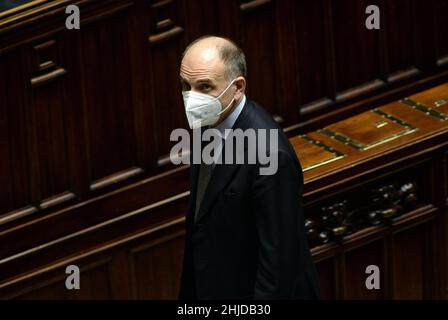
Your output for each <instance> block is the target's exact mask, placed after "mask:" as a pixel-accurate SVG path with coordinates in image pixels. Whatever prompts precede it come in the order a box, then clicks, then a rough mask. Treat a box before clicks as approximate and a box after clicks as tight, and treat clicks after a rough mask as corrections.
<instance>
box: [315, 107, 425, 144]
mask: <svg viewBox="0 0 448 320" xmlns="http://www.w3.org/2000/svg"><path fill="white" fill-rule="evenodd" d="M416 130H417V128H415V127H413V126H411V125H410V124H408V123H406V122H404V121H402V120H400V119H398V118H396V117H393V116H391V115H390V114H388V113H387V112H384V111H382V110H381V109H380V108H376V109H373V110H369V111H367V112H364V113H362V114H359V115H356V116H354V117H351V118H348V119H346V120H343V121H340V122H337V123H335V124H332V125H330V126H328V127H325V128H323V129H322V130H319V132H320V133H323V134H325V135H328V136H330V137H331V138H333V139H336V140H339V141H340V142H342V143H344V144H346V145H349V146H351V147H353V148H355V149H358V150H360V151H364V150H367V149H370V148H373V147H375V146H377V145H380V144H383V143H386V142H388V141H391V140H394V139H396V138H398V137H401V136H403V135H405V134H409V133H412V132H414V131H416Z"/></svg>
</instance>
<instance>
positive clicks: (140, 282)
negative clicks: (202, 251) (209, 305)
mask: <svg viewBox="0 0 448 320" xmlns="http://www.w3.org/2000/svg"><path fill="white" fill-rule="evenodd" d="M183 250H184V238H183V237H179V236H177V237H174V238H173V237H169V238H165V239H160V240H158V241H157V242H156V243H150V244H143V245H140V246H139V247H136V248H133V249H132V250H131V254H130V259H131V265H132V270H133V275H132V277H133V284H134V288H135V289H134V295H135V297H136V298H137V299H172V298H173V297H176V296H177V293H178V289H179V284H180V277H179V275H180V274H181V272H182V259H181V257H182V256H183Z"/></svg>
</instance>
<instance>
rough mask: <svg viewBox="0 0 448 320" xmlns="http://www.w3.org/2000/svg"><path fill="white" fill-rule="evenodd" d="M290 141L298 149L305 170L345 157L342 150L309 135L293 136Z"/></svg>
mask: <svg viewBox="0 0 448 320" xmlns="http://www.w3.org/2000/svg"><path fill="white" fill-rule="evenodd" d="M290 142H291V144H292V145H293V147H294V149H295V150H296V153H297V155H298V157H299V160H300V163H301V165H302V170H303V171H304V172H305V171H308V170H311V169H313V168H316V167H319V166H322V165H324V164H327V163H330V162H333V161H336V160H339V159H342V158H343V157H344V154H343V153H342V152H339V151H338V150H335V149H334V148H332V147H330V146H327V145H325V144H324V143H322V142H321V141H318V140H315V139H312V138H310V137H309V136H307V135H300V136H296V137H294V138H291V139H290Z"/></svg>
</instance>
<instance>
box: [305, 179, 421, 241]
mask: <svg viewBox="0 0 448 320" xmlns="http://www.w3.org/2000/svg"><path fill="white" fill-rule="evenodd" d="M417 190H418V188H417V184H416V183H415V182H408V183H404V184H402V185H396V184H386V185H382V186H380V187H377V188H373V189H371V191H370V198H369V199H366V202H367V203H368V205H366V206H364V207H361V208H356V209H354V210H350V209H349V202H348V200H345V199H344V200H342V201H339V202H336V203H333V204H331V205H329V206H324V207H322V208H321V210H320V214H319V216H318V217H317V218H308V219H306V220H305V229H306V233H307V236H308V239H309V241H310V244H311V245H313V246H315V245H321V244H326V243H329V242H337V243H340V242H341V241H342V240H343V237H344V236H347V235H350V234H352V233H355V232H357V231H359V230H362V229H365V228H368V227H371V226H378V225H384V224H385V225H387V224H389V223H390V222H391V220H392V219H393V218H396V217H398V216H400V215H402V214H404V213H406V212H409V211H412V210H414V209H415V208H416V207H417V203H418V198H417Z"/></svg>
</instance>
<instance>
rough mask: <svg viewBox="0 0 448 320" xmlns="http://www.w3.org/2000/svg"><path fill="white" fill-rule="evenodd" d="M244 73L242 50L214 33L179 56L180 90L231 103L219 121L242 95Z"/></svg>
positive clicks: (195, 42) (244, 85)
mask: <svg viewBox="0 0 448 320" xmlns="http://www.w3.org/2000/svg"><path fill="white" fill-rule="evenodd" d="M245 75H246V59H245V57H244V53H243V52H242V51H241V49H239V48H238V47H237V46H236V45H235V44H234V43H233V42H232V41H230V40H229V39H225V38H220V37H213V36H207V37H202V38H199V39H197V40H195V41H194V42H192V43H191V44H190V45H189V46H188V47H187V48H186V49H185V51H184V54H183V56H182V63H181V67H180V80H181V83H182V90H183V91H189V90H191V91H194V92H199V93H203V94H207V95H210V96H213V97H219V100H220V102H221V105H222V106H223V108H225V107H226V106H230V107H229V108H226V111H225V112H223V113H222V114H221V116H220V120H219V121H218V123H219V122H221V121H222V120H223V119H225V118H226V117H227V116H228V115H229V114H230V113H231V112H232V111H233V109H234V107H235V106H236V105H238V103H239V101H241V99H242V97H243V96H244V91H245V88H246V79H245ZM232 81H233V83H232V85H230V84H231V82H232ZM232 104H233V106H232Z"/></svg>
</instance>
